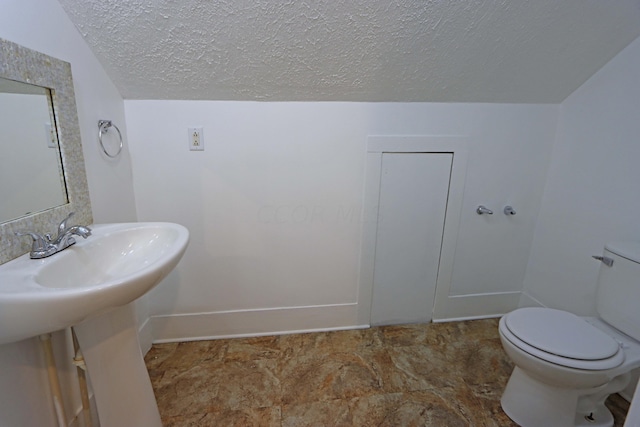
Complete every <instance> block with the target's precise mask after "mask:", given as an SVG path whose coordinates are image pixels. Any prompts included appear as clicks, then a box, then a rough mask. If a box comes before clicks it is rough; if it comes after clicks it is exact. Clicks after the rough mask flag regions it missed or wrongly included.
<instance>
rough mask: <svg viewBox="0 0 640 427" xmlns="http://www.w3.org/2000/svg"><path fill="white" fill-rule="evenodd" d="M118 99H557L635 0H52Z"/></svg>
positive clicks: (623, 22)
mask: <svg viewBox="0 0 640 427" xmlns="http://www.w3.org/2000/svg"><path fill="white" fill-rule="evenodd" d="M60 3H61V4H62V6H63V8H64V9H65V10H66V12H67V14H68V15H69V17H70V18H71V20H72V21H73V22H74V24H75V25H76V27H77V28H78V30H79V31H80V33H81V34H82V36H83V37H84V38H85V40H86V41H87V43H88V44H89V46H90V47H91V49H92V50H93V52H94V53H95V55H96V56H97V57H98V59H99V60H100V61H101V63H102V64H103V66H104V68H105V70H106V71H107V73H108V74H109V76H110V77H111V79H112V80H113V82H114V83H115V85H116V86H117V88H118V89H119V91H120V93H121V94H122V96H123V97H124V98H125V99H189V100H199V99H203V100H251V101H400V102H411V101H423V102H500V103H558V102H561V101H562V100H563V99H564V98H566V97H567V96H568V95H569V94H571V93H572V92H573V91H574V90H575V89H576V88H578V87H579V86H580V85H581V84H582V83H583V82H584V81H586V80H587V79H588V78H589V77H590V76H591V75H592V74H593V73H595V72H596V71H597V70H598V69H599V68H600V67H602V66H603V65H604V64H605V63H607V62H608V61H609V60H610V59H611V58H613V57H614V56H615V55H616V54H617V53H618V52H619V51H620V50H622V49H623V48H624V47H625V46H627V45H628V44H629V43H630V42H632V41H633V40H634V39H635V38H637V37H639V36H640V0H610V1H602V0H562V1H558V0H535V1H534V0H486V1H482V0H467V1H462V0H460V1H457V0H449V1H444V0H439V1H438V0H350V1H348V0H183V1H175V0H60Z"/></svg>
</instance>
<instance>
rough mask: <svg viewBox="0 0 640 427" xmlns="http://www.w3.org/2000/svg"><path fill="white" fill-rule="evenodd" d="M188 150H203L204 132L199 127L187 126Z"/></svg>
mask: <svg viewBox="0 0 640 427" xmlns="http://www.w3.org/2000/svg"><path fill="white" fill-rule="evenodd" d="M189 150H191V151H204V134H203V132H202V128H201V127H196V128H189Z"/></svg>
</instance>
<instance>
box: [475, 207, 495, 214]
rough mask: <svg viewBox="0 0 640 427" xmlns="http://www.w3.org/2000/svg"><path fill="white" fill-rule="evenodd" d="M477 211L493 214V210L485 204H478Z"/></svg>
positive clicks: (478, 212)
mask: <svg viewBox="0 0 640 427" xmlns="http://www.w3.org/2000/svg"><path fill="white" fill-rule="evenodd" d="M476 213H477V214H478V215H493V211H492V210H491V209H489V208H487V207H486V206H483V205H480V206H478V209H476Z"/></svg>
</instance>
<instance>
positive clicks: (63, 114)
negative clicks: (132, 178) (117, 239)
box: [0, 38, 93, 264]
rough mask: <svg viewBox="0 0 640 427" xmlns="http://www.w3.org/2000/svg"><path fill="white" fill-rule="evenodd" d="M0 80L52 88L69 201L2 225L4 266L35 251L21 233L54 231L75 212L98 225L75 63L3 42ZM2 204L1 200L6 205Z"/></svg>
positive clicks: (83, 221) (0, 247)
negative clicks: (80, 118)
mask: <svg viewBox="0 0 640 427" xmlns="http://www.w3.org/2000/svg"><path fill="white" fill-rule="evenodd" d="M0 77H4V78H6V79H10V80H16V81H20V82H23V83H29V84H33V85H37V86H42V87H46V88H49V89H50V93H51V103H52V104H53V112H54V118H55V123H56V132H57V134H58V145H59V148H60V157H61V159H62V169H63V173H64V180H65V182H66V184H67V198H68V200H69V202H68V203H66V204H64V205H61V206H56V207H53V208H49V209H46V210H44V211H41V212H36V213H33V214H30V215H26V216H23V217H20V218H17V219H14V220H11V221H7V222H3V223H1V224H0V264H3V263H5V262H8V261H11V260H12V259H15V258H18V257H19V256H21V255H23V254H25V253H27V252H29V251H30V250H31V241H30V239H27V238H25V237H18V236H15V235H14V233H15V232H16V231H18V230H29V231H35V232H38V233H43V234H44V233H53V232H55V230H56V229H57V227H58V223H59V222H60V221H61V220H62V219H63V218H64V217H65V216H67V215H68V214H69V213H70V212H75V216H74V217H73V223H75V224H83V225H89V224H92V223H93V215H92V212H91V201H90V199H89V188H88V185H87V176H86V173H85V168H84V156H83V154H82V140H81V138H80V125H79V123H78V110H77V108H76V99H75V93H74V90H73V80H72V78H71V64H69V63H68V62H65V61H62V60H60V59H57V58H53V57H51V56H48V55H45V54H43V53H40V52H36V51H34V50H31V49H28V48H26V47H23V46H20V45H18V44H16V43H13V42H10V41H8V40H4V39H2V38H0ZM1 202H2V201H1V200H0V203H1Z"/></svg>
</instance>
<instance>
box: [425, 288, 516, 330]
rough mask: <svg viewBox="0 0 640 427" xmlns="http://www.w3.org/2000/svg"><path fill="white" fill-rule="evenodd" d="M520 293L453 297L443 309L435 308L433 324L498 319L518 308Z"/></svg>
mask: <svg viewBox="0 0 640 427" xmlns="http://www.w3.org/2000/svg"><path fill="white" fill-rule="evenodd" d="M519 301H520V292H496V293H491V294H471V295H454V296H450V297H448V298H447V300H446V304H445V307H436V310H434V313H433V321H434V322H436V323H437V322H453V321H460V320H474V319H485V318H491V317H499V316H502V315H503V314H505V313H508V312H510V311H512V310H515V309H516V308H518V303H519Z"/></svg>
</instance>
